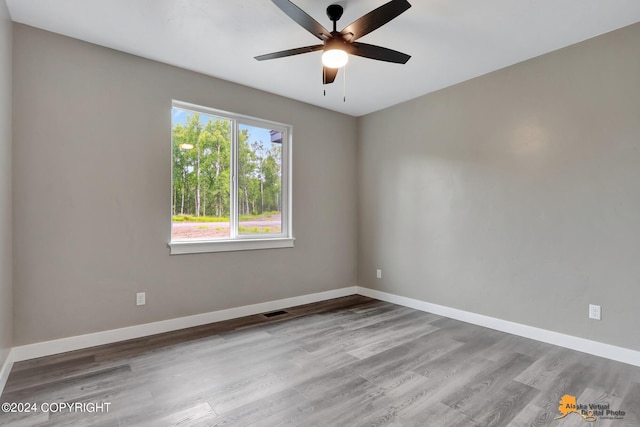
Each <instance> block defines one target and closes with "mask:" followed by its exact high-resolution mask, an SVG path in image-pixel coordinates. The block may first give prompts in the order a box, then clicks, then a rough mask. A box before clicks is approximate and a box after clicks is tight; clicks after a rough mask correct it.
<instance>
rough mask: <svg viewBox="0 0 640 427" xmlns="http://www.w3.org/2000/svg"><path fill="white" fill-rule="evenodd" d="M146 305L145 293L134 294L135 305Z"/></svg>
mask: <svg viewBox="0 0 640 427" xmlns="http://www.w3.org/2000/svg"><path fill="white" fill-rule="evenodd" d="M146 303H147V294H146V293H145V292H138V293H137V294H136V305H145V304H146Z"/></svg>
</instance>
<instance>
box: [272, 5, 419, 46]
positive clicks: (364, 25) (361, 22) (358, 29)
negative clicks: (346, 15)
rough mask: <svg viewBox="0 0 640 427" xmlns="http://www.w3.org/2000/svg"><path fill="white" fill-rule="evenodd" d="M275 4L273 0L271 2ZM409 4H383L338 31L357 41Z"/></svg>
mask: <svg viewBox="0 0 640 427" xmlns="http://www.w3.org/2000/svg"><path fill="white" fill-rule="evenodd" d="M273 1H274V2H275V0H273ZM410 7H411V4H409V2H408V1H407V0H391V1H390V2H389V3H386V4H383V5H382V6H380V7H379V8H377V9H374V10H372V11H371V12H369V13H367V14H366V15H364V16H362V17H360V18H359V19H357V20H355V21H354V22H352V23H351V24H349V25H347V26H346V27H345V28H344V30H342V31H340V34H342V35H343V36H347V37H348V36H349V35H350V34H353V37H352V38H351V39H350V41H354V40H357V39H359V38H360V37H362V36H365V35H367V34H369V33H370V32H372V31H373V30H376V29H378V28H380V27H382V26H383V25H384V24H386V23H387V22H389V21H391V20H392V19H394V18H396V17H397V16H399V15H400V14H402V13H403V12H404V11H406V10H407V9H409V8H410Z"/></svg>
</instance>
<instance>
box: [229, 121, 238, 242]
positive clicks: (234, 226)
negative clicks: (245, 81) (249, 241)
mask: <svg viewBox="0 0 640 427" xmlns="http://www.w3.org/2000/svg"><path fill="white" fill-rule="evenodd" d="M232 124H233V126H232V131H231V194H230V196H229V201H230V204H231V206H229V216H230V218H229V221H230V224H229V228H230V230H229V231H230V237H231V238H232V239H236V238H238V156H239V152H238V132H239V130H238V121H237V120H233V121H232Z"/></svg>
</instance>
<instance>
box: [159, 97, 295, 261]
mask: <svg viewBox="0 0 640 427" xmlns="http://www.w3.org/2000/svg"><path fill="white" fill-rule="evenodd" d="M171 117H172V119H171V133H172V135H171V145H172V150H173V151H172V162H171V163H172V172H173V174H172V186H171V187H172V197H171V199H172V205H171V241H170V243H169V246H170V248H171V253H172V254H185V253H200V252H218V251H235V250H247V249H267V248H283V247H292V246H293V238H292V233H291V199H290V193H291V191H290V188H291V185H290V180H289V176H290V173H289V171H290V158H291V157H290V155H291V146H290V144H291V142H290V138H291V127H290V126H287V125H283V124H279V123H273V122H268V121H265V120H260V119H255V118H251V117H245V116H241V115H238V114H232V113H227V112H222V111H217V110H213V109H210V108H206V107H200V106H196V105H192V104H187V103H183V102H178V101H173V104H172V114H171Z"/></svg>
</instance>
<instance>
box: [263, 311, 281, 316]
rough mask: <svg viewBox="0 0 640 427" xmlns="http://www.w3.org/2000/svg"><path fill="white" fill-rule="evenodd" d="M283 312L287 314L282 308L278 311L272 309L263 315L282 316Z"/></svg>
mask: <svg viewBox="0 0 640 427" xmlns="http://www.w3.org/2000/svg"><path fill="white" fill-rule="evenodd" d="M283 314H287V312H286V311H284V310H278V311H272V312H271V313H264V314H263V316H264V317H275V316H282V315H283Z"/></svg>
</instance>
